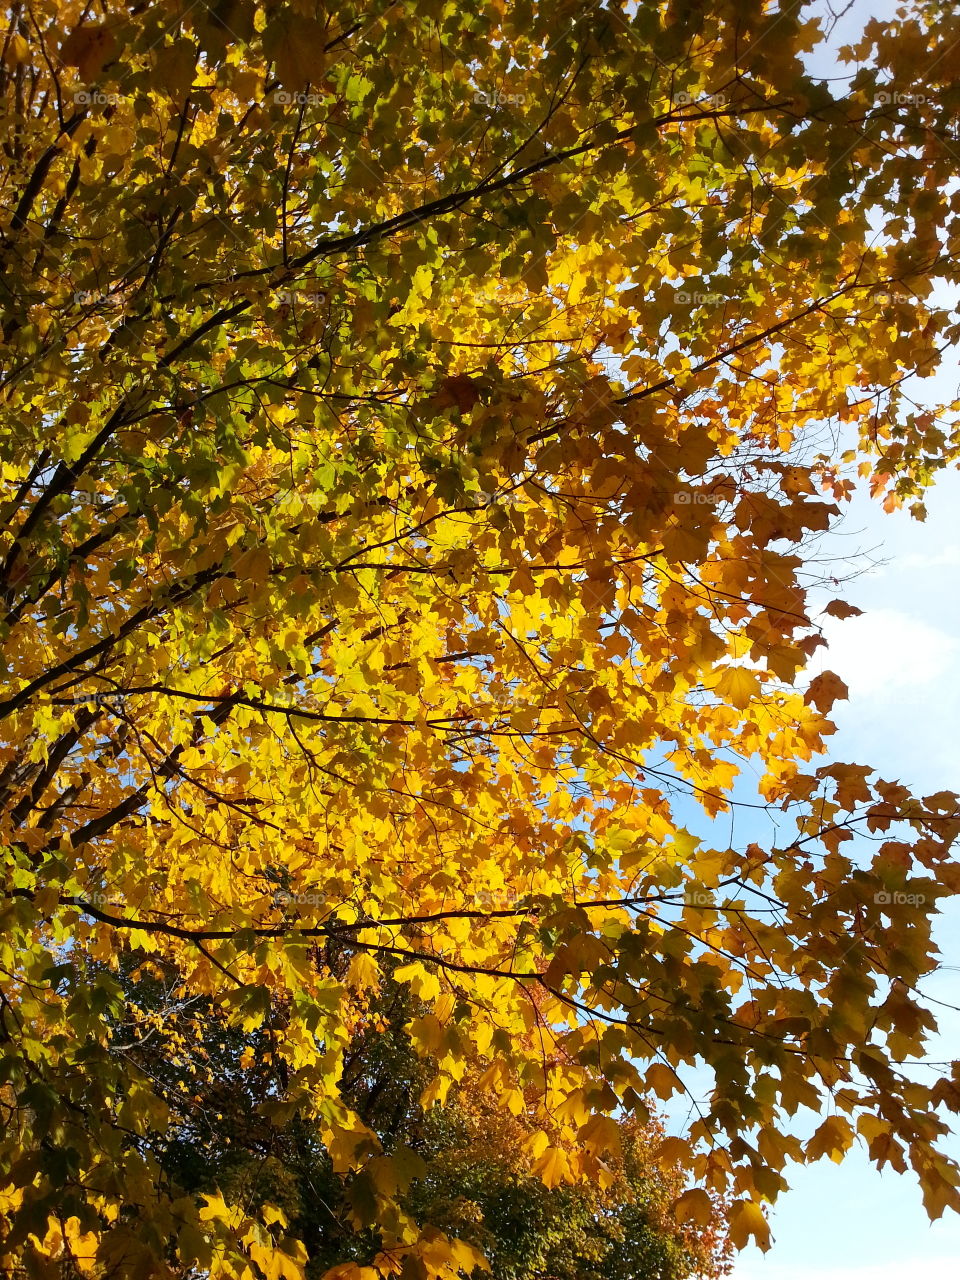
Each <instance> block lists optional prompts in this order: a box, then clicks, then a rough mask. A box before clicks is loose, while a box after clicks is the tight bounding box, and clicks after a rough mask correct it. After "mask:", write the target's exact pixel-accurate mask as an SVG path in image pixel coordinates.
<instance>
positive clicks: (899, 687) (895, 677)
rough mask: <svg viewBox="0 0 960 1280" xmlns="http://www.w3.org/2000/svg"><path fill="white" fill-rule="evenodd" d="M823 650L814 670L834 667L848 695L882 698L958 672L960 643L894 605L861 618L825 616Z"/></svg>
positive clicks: (874, 698)
mask: <svg viewBox="0 0 960 1280" xmlns="http://www.w3.org/2000/svg"><path fill="white" fill-rule="evenodd" d="M823 631H824V636H825V638H826V640H827V642H828V646H829V647H828V648H827V649H820V650H818V652H817V660H816V669H817V670H823V669H826V670H829V671H835V672H836V673H837V675H838V676H840V678H841V679H842V680H843V681H844V682H845V683H846V684H847V685H848V686H849V689H850V696H851V699H853V698H855V697H863V698H869V699H870V700H872V701H883V700H884V699H886V698H889V697H895V698H896V699H897V701H898V702H902V700H903V693H904V691H905V690H907V689H910V688H916V689H918V690H920V689H922V688H924V687H925V686H927V685H930V684H932V683H935V682H938V681H943V680H944V678H945V677H947V676H949V674H950V672H951V670H952V671H953V672H954V674H955V675H960V643H958V641H957V639H956V638H955V637H954V636H951V635H949V634H948V633H947V632H946V631H941V630H940V628H939V627H935V626H932V625H931V624H930V623H928V622H924V621H922V620H921V619H920V618H917V617H911V616H910V615H909V614H906V613H901V612H900V611H898V610H896V609H885V608H879V609H869V610H868V611H867V612H865V613H864V614H863V616H862V617H859V618H847V619H845V620H843V621H841V620H840V619H837V618H826V619H824V620H823Z"/></svg>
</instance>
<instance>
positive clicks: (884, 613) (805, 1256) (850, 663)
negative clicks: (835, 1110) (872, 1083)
mask: <svg viewBox="0 0 960 1280" xmlns="http://www.w3.org/2000/svg"><path fill="white" fill-rule="evenodd" d="M818 7H819V6H818ZM838 7H842V6H838ZM894 8H895V5H894V4H892V3H890V0H869V2H866V0H854V3H853V5H851V6H850V8H849V10H847V11H846V13H845V15H844V17H843V19H842V22H841V24H840V25H839V27H838V28H837V31H836V32H835V33H834V37H833V40H832V42H831V43H832V44H833V45H834V47H836V46H837V45H838V44H840V43H843V42H844V41H845V40H846V39H849V38H850V36H852V35H853V34H855V33H856V32H857V31H858V30H860V29H861V28H862V27H863V25H864V23H865V22H866V21H868V20H869V19H870V18H874V17H879V18H882V17H885V16H887V15H890V14H892V13H893V11H894ZM823 9H824V11H825V6H823ZM810 65H811V70H812V71H814V72H815V73H819V74H822V75H825V76H834V75H836V74H837V71H838V67H837V66H836V64H835V63H834V62H832V60H831V58H830V57H829V56H824V55H823V53H820V54H818V55H817V56H816V57H815V58H814V59H812V60H811V64H810ZM958 158H960V157H958ZM939 301H941V302H943V303H946V304H948V305H956V304H957V299H955V298H947V297H942V298H940V299H939ZM958 387H960V360H958V359H957V358H954V359H952V360H951V361H950V362H949V366H948V367H947V368H945V369H944V370H943V371H942V372H941V373H940V374H939V375H938V376H937V377H936V378H932V379H927V380H925V381H923V382H921V381H919V380H915V382H914V385H913V388H912V390H913V394H914V395H915V396H916V398H917V399H918V400H921V401H933V400H936V399H939V398H941V397H942V398H943V399H949V398H953V397H957V396H958V394H960V393H958ZM927 510H928V516H927V520H926V522H925V523H923V524H921V523H919V522H917V521H915V520H913V519H911V517H910V516H909V515H907V514H906V512H895V513H893V514H890V515H887V514H885V513H884V512H883V511H882V509H881V508H880V507H879V505H878V504H876V503H874V502H872V501H871V500H870V499H869V498H868V497H867V495H866V494H859V495H858V496H857V498H856V499H855V501H854V502H853V504H852V505H851V508H850V511H849V514H848V515H847V516H846V518H845V519H844V520H843V522H842V523H841V525H840V526H839V527H838V528H837V530H836V531H835V532H833V533H832V534H831V535H829V536H828V537H827V538H826V539H825V540H824V542H823V544H822V551H823V553H824V554H829V555H850V556H854V555H855V553H857V552H865V553H869V558H870V559H871V560H873V561H875V562H877V563H876V564H875V567H874V568H872V569H871V570H870V571H869V572H867V573H865V574H863V575H862V576H860V577H859V578H857V579H856V580H855V581H853V582H852V583H850V584H849V585H848V586H847V587H846V589H845V590H844V591H843V592H842V594H843V595H844V597H845V598H847V599H849V600H850V601H851V603H853V604H856V605H858V606H859V607H860V608H861V609H863V610H864V615H863V616H862V617H859V618H851V619H848V620H846V621H843V622H840V621H837V620H834V619H827V626H826V627H825V631H826V634H827V638H828V640H829V644H830V649H829V652H828V653H825V654H824V657H823V659H822V660H821V662H822V665H824V666H826V667H828V668H830V669H831V670H834V671H836V672H837V673H838V674H839V675H840V676H841V677H842V678H843V679H844V680H845V681H846V683H847V685H848V686H849V689H850V697H849V700H848V701H847V702H845V703H839V704H837V706H836V707H835V708H834V712H833V718H834V720H835V721H836V722H837V725H838V733H837V735H836V736H835V737H834V738H833V741H832V751H831V754H832V755H833V756H834V758H837V759H841V760H854V761H858V762H861V763H865V764H867V763H869V764H872V765H874V766H876V768H877V769H878V770H879V772H880V773H881V775H882V776H883V777H885V778H888V779H892V778H897V779H900V780H901V781H903V782H904V783H906V784H907V785H909V786H911V787H912V788H914V789H915V790H917V791H919V792H920V794H927V793H930V792H933V791H938V790H940V789H947V790H960V734H958V726H960V474H958V473H956V472H953V473H951V474H949V475H947V476H945V477H944V478H943V479H942V480H941V481H940V482H939V483H938V484H937V485H936V487H935V489H934V490H933V492H932V493H931V495H930V497H929V499H928V501H927ZM821 652H823V651H821ZM936 937H937V940H938V942H939V945H940V948H941V951H942V953H943V966H944V968H943V971H942V972H940V973H938V974H935V975H932V976H931V977H930V978H929V979H928V980H927V981H926V982H925V983H924V984H923V986H924V989H925V991H926V992H927V994H928V995H930V996H932V997H935V998H936V999H939V1000H943V1001H946V1002H947V1003H952V1004H960V907H958V908H956V909H953V910H952V911H950V912H948V913H944V915H943V916H941V918H940V921H939V924H938V928H937V932H936ZM952 966H956V968H953V967H952ZM937 1016H938V1019H939V1021H940V1034H939V1036H938V1037H937V1039H936V1040H935V1041H933V1042H931V1044H930V1046H929V1049H930V1051H929V1058H930V1059H931V1060H932V1061H940V1060H944V1059H952V1058H960V1014H957V1013H956V1012H953V1011H951V1010H949V1009H947V1008H938V1009H937ZM935 1069H936V1068H932V1067H931V1068H917V1071H918V1072H923V1071H924V1070H926V1071H928V1072H932V1071H933V1070H935ZM952 1154H953V1155H954V1156H955V1158H957V1159H960V1140H954V1142H953V1144H952ZM788 1178H789V1181H790V1183H791V1190H790V1192H788V1193H786V1194H785V1195H784V1196H783V1198H782V1199H781V1200H780V1202H779V1204H778V1205H777V1206H776V1208H775V1209H774V1210H773V1213H772V1224H773V1234H774V1245H773V1248H772V1250H771V1251H770V1252H769V1253H768V1254H766V1255H763V1254H761V1253H760V1252H759V1251H758V1250H757V1249H755V1248H750V1249H747V1250H745V1251H744V1252H743V1253H742V1254H740V1256H739V1259H738V1261H737V1263H736V1265H735V1267H734V1273H733V1274H734V1280H841V1278H842V1280H902V1277H903V1276H904V1275H909V1276H917V1277H922V1278H923V1280H947V1278H948V1277H949V1278H950V1280H956V1278H957V1276H958V1275H960V1216H958V1215H956V1214H952V1213H949V1212H948V1215H947V1216H945V1217H944V1218H942V1219H940V1220H938V1221H937V1222H935V1223H933V1224H931V1223H929V1222H928V1220H927V1217H926V1214H925V1213H924V1210H923V1205H922V1202H921V1197H920V1191H919V1187H918V1186H917V1183H916V1181H915V1180H914V1179H913V1177H912V1176H911V1175H909V1174H908V1175H904V1176H902V1177H901V1176H900V1175H898V1174H896V1173H894V1172H892V1171H890V1170H886V1171H883V1172H878V1171H877V1170H876V1169H875V1168H874V1166H873V1165H871V1164H870V1163H869V1161H868V1160H867V1158H866V1153H865V1151H863V1150H862V1148H856V1147H855V1148H854V1149H853V1151H852V1152H851V1153H850V1155H849V1156H848V1158H847V1159H846V1160H845V1161H844V1162H843V1163H842V1164H840V1165H834V1164H831V1163H829V1162H824V1161H821V1162H820V1163H819V1164H816V1165H811V1166H807V1167H797V1168H794V1169H793V1170H791V1171H790V1172H789V1174H788Z"/></svg>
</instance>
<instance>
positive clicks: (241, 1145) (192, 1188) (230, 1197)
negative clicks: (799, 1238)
mask: <svg viewBox="0 0 960 1280" xmlns="http://www.w3.org/2000/svg"><path fill="white" fill-rule="evenodd" d="M350 959H351V957H349V956H346V955H345V956H343V957H341V961H340V969H341V973H343V972H345V971H346V969H347V967H348V964H349V961H350ZM144 960H145V957H144V956H142V955H139V956H138V955H137V954H136V953H133V954H130V955H128V956H125V957H124V958H123V961H122V962H121V966H120V973H119V975H118V979H119V982H120V985H121V987H122V988H123V991H124V1008H123V1013H122V1017H121V1020H119V1021H118V1022H117V1023H116V1025H115V1027H114V1028H113V1032H112V1036H111V1052H112V1053H113V1054H123V1055H124V1056H125V1057H126V1059H127V1062H128V1064H130V1065H132V1066H134V1067H135V1069H136V1070H137V1071H138V1072H139V1073H142V1074H143V1075H145V1076H147V1077H148V1078H149V1079H150V1080H151V1081H153V1083H154V1086H155V1088H156V1089H157V1091H158V1093H159V1095H160V1096H161V1098H162V1099H163V1101H164V1103H165V1105H166V1106H167V1108H168V1122H167V1128H166V1132H165V1133H164V1134H163V1135H162V1136H160V1135H156V1134H151V1135H148V1136H147V1139H146V1144H145V1145H146V1146H147V1147H149V1149H150V1150H151V1152H152V1154H153V1155H154V1156H155V1157H156V1159H157V1161H158V1164H159V1166H160V1168H161V1169H162V1170H163V1177H164V1179H165V1180H167V1183H168V1185H169V1187H170V1192H171V1195H176V1194H180V1195H182V1194H183V1193H184V1192H187V1193H189V1194H191V1195H204V1196H209V1197H214V1196H218V1195H219V1196H222V1197H223V1199H224V1200H226V1201H227V1202H229V1203H235V1204H242V1205H244V1206H245V1208H246V1211H247V1212H248V1213H249V1212H251V1211H253V1210H257V1211H262V1210H263V1209H264V1207H265V1206H267V1205H270V1206H273V1207H275V1208H277V1209H279V1210H280V1211H281V1212H282V1213H283V1215H284V1216H285V1218H286V1220H287V1223H288V1226H289V1230H290V1232H291V1234H293V1235H295V1236H296V1238H297V1239H299V1240H301V1241H303V1242H304V1244H305V1246H306V1248H307V1252H308V1254H309V1257H310V1262H309V1264H308V1267H307V1274H308V1276H314V1275H316V1276H320V1275H323V1274H325V1273H326V1272H327V1270H328V1269H329V1268H331V1267H336V1266H338V1265H342V1264H344V1263H347V1262H353V1261H355V1262H357V1263H359V1264H361V1265H364V1264H369V1262H370V1261H371V1260H372V1259H373V1257H374V1256H375V1255H376V1254H377V1253H378V1252H379V1251H380V1249H381V1247H382V1240H381V1239H380V1236H379V1233H378V1231H377V1230H376V1224H375V1222H374V1223H373V1225H366V1226H364V1227H360V1226H359V1223H362V1222H367V1221H368V1215H367V1213H366V1212H365V1209H366V1203H367V1201H369V1199H370V1197H371V1195H375V1194H376V1186H377V1185H379V1183H378V1181H377V1178H375V1180H374V1183H373V1185H372V1186H371V1184H370V1182H369V1179H368V1178H367V1177H365V1176H364V1175H363V1174H361V1175H360V1176H359V1177H358V1179H356V1180H354V1181H353V1182H352V1183H345V1182H344V1180H343V1179H342V1178H340V1177H338V1175H337V1174H336V1173H335V1172H334V1169H333V1165H332V1162H331V1160H330V1157H329V1153H328V1152H327V1151H326V1150H325V1149H324V1147H323V1144H322V1142H320V1141H319V1139H318V1136H317V1134H316V1131H315V1128H314V1127H312V1126H311V1125H310V1124H309V1123H308V1122H307V1121H306V1120H305V1118H304V1117H303V1116H302V1115H300V1114H299V1113H298V1112H297V1111H296V1110H294V1111H293V1112H292V1113H290V1112H288V1111H287V1109H286V1108H287V1104H288V1102H289V1096H288V1088H287V1083H286V1080H285V1074H284V1070H283V1062H282V1060H279V1061H278V1060H277V1059H276V1058H275V1057H274V1056H273V1054H272V1052H271V1048H272V1043H273V1037H274V1035H275V1032H276V1030H277V1026H278V1025H279V1024H280V1023H281V1022H282V1011H281V1010H274V1011H273V1014H272V1016H271V1018H270V1019H269V1020H268V1021H267V1023H266V1025H261V1026H258V1027H256V1028H254V1029H253V1030H251V1031H248V1032H244V1031H242V1030H240V1029H239V1028H237V1027H235V1026H232V1025H230V1024H229V1023H227V1022H225V1021H224V1020H223V1019H222V1018H221V1017H219V1016H218V1012H217V1009H216V1007H215V1005H214V1004H213V1003H212V1001H211V1000H210V999H209V998H206V997H196V996H194V997H187V998H186V999H185V998H184V993H183V983H182V975H177V974H175V973H172V972H170V971H169V969H163V968H160V967H158V966H157V965H156V964H155V963H154V962H151V961H149V960H146V962H145V963H144ZM356 999H357V1010H358V1012H359V1013H361V1014H362V1015H363V1016H362V1017H360V1018H359V1019H358V1022H357V1031H356V1033H355V1034H354V1037H353V1039H352V1040H351V1043H350V1045H349V1047H348V1048H347V1050H346V1053H345V1070H344V1075H343V1080H342V1089H343V1093H344V1096H345V1098H347V1099H348V1101H349V1103H350V1106H351V1107H352V1108H353V1110H354V1111H355V1112H356V1114H357V1115H358V1116H359V1117H360V1118H361V1120H362V1121H363V1123H364V1124H366V1125H367V1126H368V1127H369V1128H370V1129H371V1131H372V1132H374V1133H375V1134H376V1135H377V1138H378V1140H379V1141H380V1143H381V1144H382V1147H383V1150H384V1152H386V1153H387V1154H388V1156H389V1158H390V1159H391V1161H393V1163H394V1166H395V1167H396V1168H398V1169H400V1170H401V1171H402V1172H401V1185H400V1187H399V1188H398V1189H399V1191H400V1192H401V1196H400V1200H401V1204H402V1206H403V1208H404V1209H405V1210H406V1211H407V1212H409V1213H411V1215H412V1216H413V1218H414V1220H415V1221H416V1222H417V1224H418V1226H419V1228H420V1230H421V1231H422V1230H425V1229H434V1230H441V1231H443V1232H444V1233H445V1234H446V1235H447V1236H449V1237H451V1238H454V1239H460V1240H463V1241H465V1242H466V1243H467V1244H468V1245H472V1246H474V1247H475V1248H478V1249H480V1250H482V1252H483V1254H484V1256H485V1257H486V1258H487V1259H488V1260H489V1262H490V1268H491V1274H492V1276H493V1278H494V1280H540V1278H541V1277H546V1276H549V1277H557V1278H558V1280H567V1278H568V1277H569V1278H571V1280H586V1278H588V1277H593V1276H597V1275H603V1276H605V1277H608V1278H609V1280H612V1278H613V1277H620V1278H621V1280H686V1278H687V1277H689V1276H691V1275H693V1274H694V1273H695V1274H696V1275H697V1276H699V1277H703V1278H704V1280H706V1277H716V1276H719V1275H720V1274H722V1272H723V1271H724V1270H725V1269H726V1251H725V1248H724V1244H723V1230H722V1219H721V1216H720V1212H719V1209H720V1206H719V1203H718V1202H717V1201H716V1197H714V1198H713V1200H711V1199H710V1198H708V1197H704V1196H702V1193H701V1195H700V1196H696V1195H694V1196H691V1195H689V1194H688V1195H687V1198H686V1200H683V1199H682V1197H683V1194H684V1181H685V1176H684V1173H683V1171H682V1170H680V1169H678V1168H677V1167H676V1166H672V1167H671V1166H670V1165H669V1164H664V1162H662V1161H661V1160H660V1159H659V1157H658V1151H659V1149H660V1148H661V1147H662V1144H663V1129H662V1127H661V1126H660V1125H659V1123H647V1124H644V1125H640V1124H638V1123H637V1122H636V1121H628V1122H627V1123H626V1124H625V1125H624V1127H623V1130H622V1132H621V1146H620V1149H619V1150H618V1151H617V1152H616V1153H615V1155H614V1157H613V1159H612V1160H611V1162H610V1165H609V1169H608V1172H607V1176H606V1179H605V1182H604V1185H602V1186H585V1185H582V1184H576V1185H574V1186H569V1185H566V1184H560V1185H555V1186H552V1187H548V1186H547V1185H545V1184H544V1182H543V1181H542V1180H541V1178H540V1177H539V1176H538V1175H537V1174H535V1173H533V1172H532V1165H533V1164H534V1161H535V1159H536V1152H537V1149H538V1146H537V1143H538V1139H537V1137H536V1136H535V1135H536V1129H537V1126H536V1125H534V1124H531V1123H530V1121H529V1119H528V1117H527V1116H526V1115H525V1113H524V1111H523V1110H521V1111H520V1112H519V1113H518V1114H517V1115H512V1114H510V1113H506V1114H504V1113H503V1112H502V1111H501V1109H500V1108H499V1107H498V1105H497V1103H496V1102H495V1101H493V1100H492V1099H491V1098H490V1096H489V1094H488V1093H487V1092H486V1091H485V1090H484V1089H483V1088H481V1087H480V1085H479V1076H480V1074H481V1072H480V1070H478V1064H476V1063H472V1064H471V1063H468V1064H467V1067H466V1073H465V1075H464V1078H463V1079H462V1080H461V1081H460V1083H459V1084H458V1085H457V1086H455V1087H454V1090H453V1092H452V1094H451V1096H450V1098H448V1101H447V1103H446V1105H445V1106H443V1107H437V1108H433V1109H431V1110H429V1111H424V1110H423V1108H422V1107H421V1106H420V1104H419V1096H420V1093H421V1091H422V1090H423V1089H424V1088H425V1087H427V1086H428V1085H429V1083H430V1079H431V1072H432V1064H431V1063H430V1062H429V1061H424V1060H423V1059H422V1058H421V1057H419V1056H418V1055H417V1054H416V1053H414V1052H413V1049H412V1046H411V1044H410V1040H409V1037H408V1035H407V1032H406V1030H405V1028H406V1025H407V1024H408V1023H409V1022H410V1021H411V1019H413V1018H417V1017H422V1016H424V1014H426V1013H427V1012H428V1010H427V1009H426V1007H425V1006H423V1005H422V1004H421V1002H419V1001H417V1000H415V999H414V998H413V997H412V996H411V994H410V992H409V989H408V988H407V987H406V985H405V984H401V983H397V982H395V981H393V979H392V978H391V977H390V976H389V974H386V975H385V976H384V982H383V988H382V990H381V991H380V992H379V993H378V994H377V995H376V996H375V997H374V998H373V999H372V1000H370V999H369V997H368V994H367V993H362V992H358V993H357V995H356ZM145 1027H149V1028H150V1029H149V1030H148V1031H146V1032H144V1028H145ZM558 1134H559V1126H554V1135H553V1136H554V1141H557V1140H558ZM541 1141H542V1139H541ZM382 1176H383V1171H382V1170H381V1172H380V1174H379V1175H378V1177H382ZM676 1203H679V1204H680V1206H681V1215H683V1214H684V1213H686V1211H687V1209H690V1210H695V1211H696V1212H697V1214H698V1215H699V1216H698V1218H696V1219H694V1220H690V1221H687V1222H683V1221H682V1220H681V1221H680V1222H679V1223H678V1221H677V1219H676V1217H675V1215H674V1205H675V1204H676ZM60 1225H61V1229H62V1225H63V1224H62V1223H61V1224H60Z"/></svg>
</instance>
